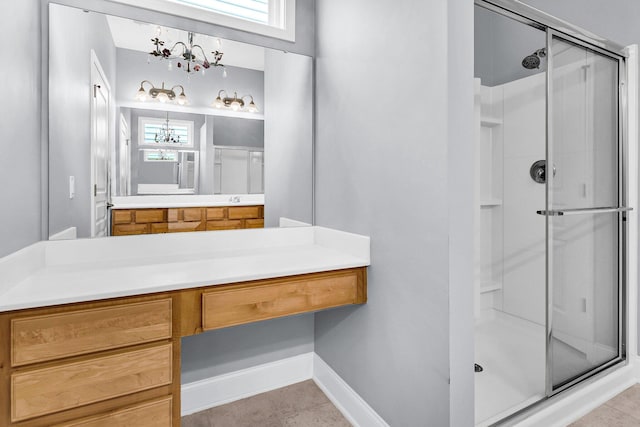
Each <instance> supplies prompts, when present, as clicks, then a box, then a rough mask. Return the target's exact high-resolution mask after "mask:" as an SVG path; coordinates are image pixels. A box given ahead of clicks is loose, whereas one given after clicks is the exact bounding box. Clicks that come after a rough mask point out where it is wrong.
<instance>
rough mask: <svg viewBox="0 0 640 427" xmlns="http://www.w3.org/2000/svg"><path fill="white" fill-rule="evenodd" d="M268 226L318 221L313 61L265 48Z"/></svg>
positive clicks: (265, 184)
mask: <svg viewBox="0 0 640 427" xmlns="http://www.w3.org/2000/svg"><path fill="white" fill-rule="evenodd" d="M264 66H265V88H264V90H265V99H266V102H267V105H266V106H265V125H264V126H265V129H264V159H265V160H264V162H265V168H264V188H265V196H264V197H265V213H264V216H265V227H277V226H278V223H279V219H280V218H281V217H286V218H290V219H294V220H297V221H302V222H306V223H311V222H313V212H312V211H313V194H312V192H311V189H312V188H313V144H312V141H313V119H312V118H313V60H312V59H311V58H309V57H306V56H300V55H291V54H288V53H284V52H280V51H274V50H270V51H267V52H266V53H265V64H264Z"/></svg>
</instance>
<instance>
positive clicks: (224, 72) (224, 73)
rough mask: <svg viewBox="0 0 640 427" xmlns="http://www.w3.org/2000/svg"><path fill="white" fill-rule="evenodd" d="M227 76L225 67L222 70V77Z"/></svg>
mask: <svg viewBox="0 0 640 427" xmlns="http://www.w3.org/2000/svg"><path fill="white" fill-rule="evenodd" d="M227 76H228V74H227V69H226V68H225V69H224V70H223V71H222V77H223V78H225V79H226V78H227Z"/></svg>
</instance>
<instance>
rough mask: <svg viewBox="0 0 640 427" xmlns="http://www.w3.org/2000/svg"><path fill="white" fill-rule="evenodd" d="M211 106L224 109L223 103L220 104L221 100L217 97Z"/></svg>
mask: <svg viewBox="0 0 640 427" xmlns="http://www.w3.org/2000/svg"><path fill="white" fill-rule="evenodd" d="M213 106H214V107H216V108H222V107H224V102H222V98H220V97H219V96H218V97H217V98H216V100H215V101H213Z"/></svg>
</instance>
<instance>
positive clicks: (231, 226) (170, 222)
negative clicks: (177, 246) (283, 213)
mask: <svg viewBox="0 0 640 427" xmlns="http://www.w3.org/2000/svg"><path fill="white" fill-rule="evenodd" d="M263 227H264V206H216V207H191V208H163V209H114V210H112V211H111V234H112V235H113V236H128V235H136V234H158V233H180V232H189V231H205V230H208V231H211V230H235V229H243V228H263Z"/></svg>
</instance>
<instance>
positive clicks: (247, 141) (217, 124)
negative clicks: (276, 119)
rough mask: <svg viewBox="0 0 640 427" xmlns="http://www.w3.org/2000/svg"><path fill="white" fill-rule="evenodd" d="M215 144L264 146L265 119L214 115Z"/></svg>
mask: <svg viewBox="0 0 640 427" xmlns="http://www.w3.org/2000/svg"><path fill="white" fill-rule="evenodd" d="M213 145H228V146H235V147H264V120H251V119H239V118H236V117H224V116H213Z"/></svg>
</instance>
